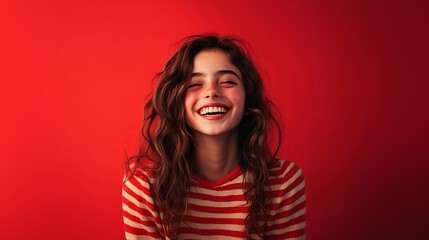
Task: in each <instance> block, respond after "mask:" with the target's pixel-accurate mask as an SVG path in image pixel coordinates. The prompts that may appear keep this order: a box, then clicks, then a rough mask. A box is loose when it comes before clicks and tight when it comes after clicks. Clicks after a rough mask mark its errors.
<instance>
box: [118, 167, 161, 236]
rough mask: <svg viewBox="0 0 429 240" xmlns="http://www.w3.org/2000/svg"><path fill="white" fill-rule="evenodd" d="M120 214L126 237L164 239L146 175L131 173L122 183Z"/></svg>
mask: <svg viewBox="0 0 429 240" xmlns="http://www.w3.org/2000/svg"><path fill="white" fill-rule="evenodd" d="M122 214H123V219H124V230H125V238H126V239H129V240H137V239H164V236H163V231H162V225H161V220H160V215H159V211H158V209H157V208H156V206H155V204H154V200H153V197H152V193H151V189H150V181H149V178H148V177H147V176H146V175H144V174H141V175H138V176H137V175H132V176H130V177H129V178H128V179H127V180H126V181H125V183H124V184H123V187H122Z"/></svg>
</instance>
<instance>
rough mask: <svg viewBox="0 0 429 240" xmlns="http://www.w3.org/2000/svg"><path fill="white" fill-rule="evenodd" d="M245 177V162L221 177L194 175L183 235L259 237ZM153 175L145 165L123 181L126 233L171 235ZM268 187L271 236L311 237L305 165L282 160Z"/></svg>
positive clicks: (155, 236) (134, 235)
mask: <svg viewBox="0 0 429 240" xmlns="http://www.w3.org/2000/svg"><path fill="white" fill-rule="evenodd" d="M244 177H245V176H244V174H243V173H242V171H241V169H239V168H237V169H235V170H234V171H232V172H231V173H230V174H228V176H226V177H225V178H223V179H221V180H219V181H215V182H207V181H205V180H203V179H200V178H198V177H196V176H193V178H192V185H191V188H190V192H189V199H188V205H187V211H186V213H185V216H184V223H182V224H181V225H180V229H179V239H247V238H252V239H257V238H258V237H257V235H251V236H246V233H245V219H246V217H247V215H248V213H249V205H248V204H247V202H246V199H245V197H244V195H243V189H244V188H245V186H246V185H245V184H246V183H243V178H244ZM153 181H154V179H153V178H152V176H151V174H149V173H146V172H143V171H142V174H141V175H139V176H133V177H131V178H130V179H129V180H128V181H126V182H125V184H124V186H123V190H122V200H123V203H122V207H123V217H124V224H125V236H126V239H147V238H152V239H169V238H168V237H167V236H165V230H164V227H163V226H162V224H161V219H160V217H161V214H160V213H159V211H158V209H157V207H156V206H155V204H154V201H153V198H152V193H151V185H152V184H153ZM270 190H271V191H270ZM265 192H266V196H267V201H266V202H267V204H266V207H267V209H268V213H269V218H268V219H269V220H268V225H267V228H266V232H265V237H266V238H267V239H305V213H306V208H305V202H306V198H305V182H304V177H303V175H302V171H301V169H300V168H299V167H298V166H297V165H295V164H294V163H291V162H288V161H284V160H281V161H280V165H279V166H278V167H276V168H272V169H270V177H269V179H268V186H266V187H265Z"/></svg>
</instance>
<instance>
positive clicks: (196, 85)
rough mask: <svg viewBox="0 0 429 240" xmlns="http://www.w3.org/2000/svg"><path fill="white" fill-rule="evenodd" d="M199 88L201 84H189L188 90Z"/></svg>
mask: <svg viewBox="0 0 429 240" xmlns="http://www.w3.org/2000/svg"><path fill="white" fill-rule="evenodd" d="M198 86H201V84H200V83H191V84H189V86H188V88H195V87H198Z"/></svg>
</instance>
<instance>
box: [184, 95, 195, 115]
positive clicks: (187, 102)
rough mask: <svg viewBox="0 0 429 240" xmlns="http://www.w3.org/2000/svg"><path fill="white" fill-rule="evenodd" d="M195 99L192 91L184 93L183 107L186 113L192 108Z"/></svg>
mask: <svg viewBox="0 0 429 240" xmlns="http://www.w3.org/2000/svg"><path fill="white" fill-rule="evenodd" d="M195 99H196V96H195V94H193V93H186V95H185V109H186V114H190V112H191V111H192V108H193V106H194V103H195Z"/></svg>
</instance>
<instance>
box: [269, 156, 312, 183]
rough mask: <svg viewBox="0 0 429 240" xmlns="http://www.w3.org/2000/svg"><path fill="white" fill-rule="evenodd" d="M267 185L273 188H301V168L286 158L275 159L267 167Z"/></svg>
mask: <svg viewBox="0 0 429 240" xmlns="http://www.w3.org/2000/svg"><path fill="white" fill-rule="evenodd" d="M268 185H269V186H270V187H271V188H274V190H275V189H278V190H279V189H291V188H292V189H293V188H296V187H298V188H303V187H304V185H305V181H304V174H303V172H302V169H301V168H300V167H299V166H298V165H297V164H295V163H294V162H291V161H288V160H275V161H274V162H273V163H272V164H271V166H270V167H269V178H268Z"/></svg>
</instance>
